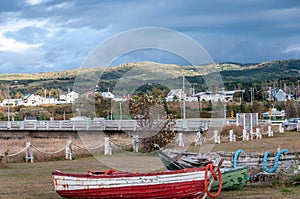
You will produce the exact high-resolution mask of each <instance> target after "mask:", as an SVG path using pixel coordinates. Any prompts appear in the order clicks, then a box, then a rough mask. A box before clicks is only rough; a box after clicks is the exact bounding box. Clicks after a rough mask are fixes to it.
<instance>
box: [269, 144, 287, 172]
mask: <svg viewBox="0 0 300 199" xmlns="http://www.w3.org/2000/svg"><path fill="white" fill-rule="evenodd" d="M288 152H289V150H287V149H282V150H280V151H279V152H277V154H276V157H275V163H274V166H273V167H272V168H271V169H269V168H268V165H267V161H268V156H269V155H270V153H269V151H266V153H265V155H264V161H263V162H264V165H263V166H264V170H265V172H268V173H274V172H275V171H276V170H277V168H278V162H279V158H280V156H281V154H283V153H288Z"/></svg>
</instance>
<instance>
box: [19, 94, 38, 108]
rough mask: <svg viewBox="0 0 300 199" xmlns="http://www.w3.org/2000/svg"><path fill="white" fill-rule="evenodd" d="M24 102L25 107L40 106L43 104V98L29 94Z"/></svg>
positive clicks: (24, 98)
mask: <svg viewBox="0 0 300 199" xmlns="http://www.w3.org/2000/svg"><path fill="white" fill-rule="evenodd" d="M22 100H23V104H24V106H38V105H41V104H42V97H41V96H39V95H34V94H28V95H25V96H24V97H23V98H22Z"/></svg>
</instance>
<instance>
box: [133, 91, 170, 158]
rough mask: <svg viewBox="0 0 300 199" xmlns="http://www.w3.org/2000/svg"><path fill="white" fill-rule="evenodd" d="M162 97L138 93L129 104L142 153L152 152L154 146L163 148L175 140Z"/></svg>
mask: <svg viewBox="0 0 300 199" xmlns="http://www.w3.org/2000/svg"><path fill="white" fill-rule="evenodd" d="M165 106H166V105H165V104H164V100H163V97H161V96H153V95H150V94H142V93H139V94H138V95H136V96H133V97H132V98H131V100H130V103H129V109H130V114H131V116H132V117H133V118H135V119H136V120H137V124H138V126H137V134H138V135H139V137H140V142H141V144H142V151H143V152H151V151H153V150H154V144H155V143H156V144H158V145H160V146H165V145H166V144H168V143H170V142H171V141H172V140H173V139H174V138H175V132H174V131H171V130H170V128H171V124H172V123H171V121H172V119H173V118H170V117H169V118H168V117H167V114H166V111H167V110H165Z"/></svg>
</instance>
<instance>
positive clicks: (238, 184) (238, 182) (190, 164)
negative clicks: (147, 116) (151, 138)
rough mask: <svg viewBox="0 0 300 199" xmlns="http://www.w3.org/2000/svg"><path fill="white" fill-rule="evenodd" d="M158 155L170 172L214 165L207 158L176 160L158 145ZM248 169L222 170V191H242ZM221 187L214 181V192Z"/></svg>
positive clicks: (244, 167)
mask: <svg viewBox="0 0 300 199" xmlns="http://www.w3.org/2000/svg"><path fill="white" fill-rule="evenodd" d="M155 149H156V152H157V154H158V155H159V157H160V160H161V161H162V163H163V164H164V166H165V167H166V168H167V169H168V170H181V169H184V168H197V167H205V166H206V165H207V164H210V163H212V161H210V160H207V159H205V158H202V159H198V160H197V161H195V160H194V159H193V160H191V161H188V158H187V157H185V159H174V158H171V157H169V156H168V155H166V154H165V153H163V152H162V151H161V150H160V148H159V146H158V145H155ZM248 169H249V168H248V167H247V166H243V167H236V168H221V174H222V190H227V191H229V190H240V189H242V188H243V187H244V186H245V185H246V183H247V179H248ZM218 187H219V182H218V181H214V182H213V184H212V187H211V190H212V191H217V190H218Z"/></svg>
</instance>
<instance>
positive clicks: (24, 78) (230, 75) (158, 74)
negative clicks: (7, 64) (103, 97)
mask: <svg viewBox="0 0 300 199" xmlns="http://www.w3.org/2000/svg"><path fill="white" fill-rule="evenodd" d="M217 71H219V72H220V74H221V76H222V79H223V81H224V84H225V87H226V88H227V87H232V86H233V85H234V84H238V83H239V84H240V85H241V86H246V85H248V86H249V85H251V83H253V82H256V84H259V82H266V81H269V82H272V81H279V80H282V81H286V82H287V83H291V82H293V81H297V80H298V79H299V80H300V60H299V59H290V60H278V61H269V62H263V63H258V64H239V63H217V64H214V65H201V66H179V65H175V64H158V63H153V62H135V63H126V64H122V65H119V66H114V67H111V68H106V69H105V68H104V67H99V68H83V69H74V70H67V71H59V72H46V73H37V74H0V84H3V85H4V84H7V83H8V82H10V81H12V80H18V84H17V85H16V86H15V87H14V91H13V92H21V93H23V94H26V93H34V92H35V91H36V90H39V89H51V88H54V89H58V88H59V89H61V90H63V91H66V90H67V89H68V88H71V89H72V87H73V85H74V81H75V80H76V77H79V76H82V77H86V78H88V77H89V76H90V75H91V74H93V76H96V77H100V76H101V80H100V81H99V89H100V90H102V91H103V90H106V89H107V87H111V88H112V87H114V84H115V83H116V82H117V81H118V80H119V79H120V78H122V77H124V75H125V74H126V75H125V76H126V78H129V79H130V80H132V81H136V82H137V83H138V81H139V80H141V79H142V80H145V81H146V80H150V79H151V78H154V77H155V78H158V79H161V80H165V79H178V81H179V78H180V77H181V76H182V75H184V76H186V78H187V79H188V80H189V81H191V82H192V84H193V85H194V86H195V87H196V86H197V85H198V86H200V84H201V83H203V82H201V81H199V78H198V80H195V79H197V78H196V77H201V76H202V75H207V74H208V73H213V72H217ZM193 81H194V82H193ZM162 82H163V81H162ZM200 87H201V86H200ZM201 88H202V89H204V88H203V87H201ZM227 89H229V88H227Z"/></svg>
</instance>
